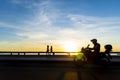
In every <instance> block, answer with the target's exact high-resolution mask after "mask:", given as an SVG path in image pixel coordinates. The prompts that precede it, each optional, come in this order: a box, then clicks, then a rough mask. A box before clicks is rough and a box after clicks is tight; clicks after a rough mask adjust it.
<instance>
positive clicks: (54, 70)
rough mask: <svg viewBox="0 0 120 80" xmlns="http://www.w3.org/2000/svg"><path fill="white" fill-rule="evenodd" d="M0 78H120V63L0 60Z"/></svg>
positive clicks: (55, 79) (102, 79)
mask: <svg viewBox="0 0 120 80" xmlns="http://www.w3.org/2000/svg"><path fill="white" fill-rule="evenodd" d="M0 80H120V64H119V63H112V65H111V66H109V67H108V68H104V67H101V66H98V65H91V64H86V65H84V66H83V67H76V66H75V65H74V64H73V62H71V61H52V62H50V61H0Z"/></svg>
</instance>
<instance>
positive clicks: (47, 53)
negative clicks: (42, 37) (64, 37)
mask: <svg viewBox="0 0 120 80" xmlns="http://www.w3.org/2000/svg"><path fill="white" fill-rule="evenodd" d="M46 55H49V45H47V51H46Z"/></svg>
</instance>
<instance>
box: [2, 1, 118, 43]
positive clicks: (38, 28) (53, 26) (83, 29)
mask: <svg viewBox="0 0 120 80" xmlns="http://www.w3.org/2000/svg"><path fill="white" fill-rule="evenodd" d="M12 3H14V4H23V5H22V6H25V7H29V8H31V9H33V7H36V12H34V13H35V15H34V16H31V19H30V20H26V21H25V22H24V24H19V26H17V27H16V26H13V25H10V24H7V23H5V22H0V26H6V27H10V28H13V29H16V28H17V32H15V33H14V34H16V35H17V36H18V37H20V38H21V39H22V40H23V41H28V42H30V41H33V42H34V41H35V42H37V43H38V42H39V41H41V42H44V41H46V42H49V41H53V42H54V43H60V41H61V42H62V41H64V40H76V41H78V42H80V43H82V41H85V40H86V41H87V40H89V39H91V38H99V39H100V38H101V40H102V39H103V40H104V39H105V38H108V34H109V35H110V36H111V37H110V38H109V40H110V39H112V38H113V37H114V36H115V35H117V34H119V30H120V27H119V26H120V18H119V17H97V16H87V15H81V14H74V13H64V12H63V11H62V10H61V8H58V7H57V5H53V4H54V3H53V2H51V1H50V0H46V1H44V0H43V1H40V2H35V1H34V0H30V2H29V0H25V1H23V0H12ZM119 38H120V37H119ZM6 44H7V43H6ZM17 44H18V43H17Z"/></svg>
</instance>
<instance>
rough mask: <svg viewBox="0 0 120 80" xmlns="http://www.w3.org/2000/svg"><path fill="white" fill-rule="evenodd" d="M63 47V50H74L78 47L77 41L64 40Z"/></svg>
mask: <svg viewBox="0 0 120 80" xmlns="http://www.w3.org/2000/svg"><path fill="white" fill-rule="evenodd" d="M63 47H64V50H65V51H68V52H75V51H77V49H78V44H77V42H74V41H66V42H65V43H64V46H63Z"/></svg>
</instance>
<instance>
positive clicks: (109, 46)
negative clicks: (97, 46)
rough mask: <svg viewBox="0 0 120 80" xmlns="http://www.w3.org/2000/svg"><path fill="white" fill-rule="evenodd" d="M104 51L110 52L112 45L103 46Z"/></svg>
mask: <svg viewBox="0 0 120 80" xmlns="http://www.w3.org/2000/svg"><path fill="white" fill-rule="evenodd" d="M104 47H105V49H106V50H109V51H111V50H112V45H110V44H108V45H105V46H104Z"/></svg>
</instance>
